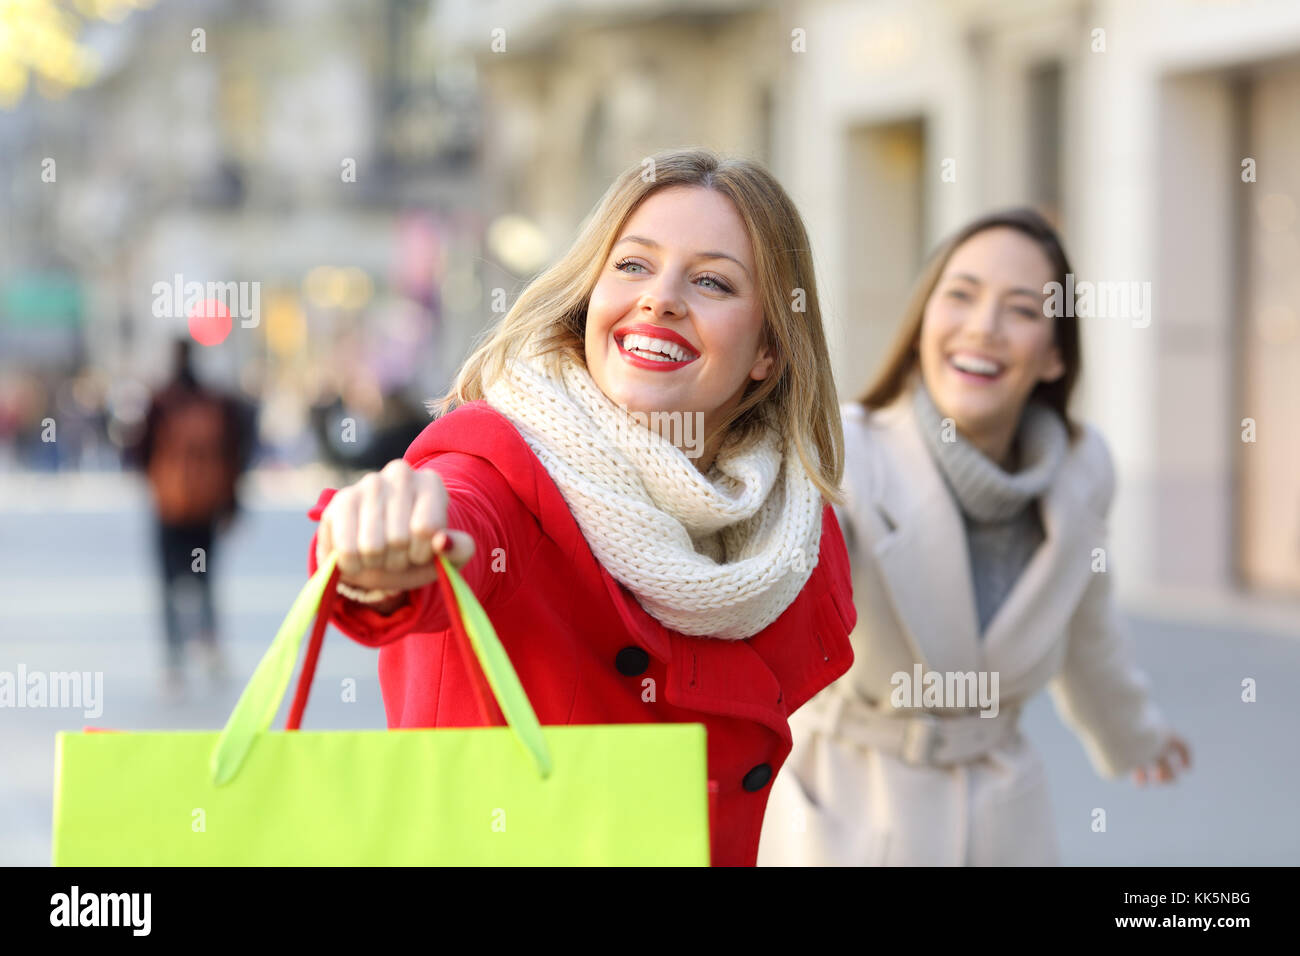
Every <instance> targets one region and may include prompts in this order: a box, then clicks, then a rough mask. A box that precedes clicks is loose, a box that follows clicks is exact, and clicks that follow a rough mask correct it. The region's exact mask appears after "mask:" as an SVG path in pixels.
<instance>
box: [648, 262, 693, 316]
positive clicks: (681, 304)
mask: <svg viewBox="0 0 1300 956" xmlns="http://www.w3.org/2000/svg"><path fill="white" fill-rule="evenodd" d="M637 308H638V309H639V310H640V312H641V313H642V315H644V316H646V317H647V318H651V319H680V318H681V317H682V316H684V315H685V314H686V302H685V300H684V298H683V296H682V292H681V286H680V283H679V281H678V280H677V278H676V277H675V276H671V275H668V274H667V273H666V272H665V273H663V274H660V275H659V276H657V277H656V278H655V279H654V281H652V282H650V283H648V284H647V285H646V286H645V287H644V288H643V290H642V292H641V297H640V299H638V300H637Z"/></svg>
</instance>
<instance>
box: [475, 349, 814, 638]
mask: <svg viewBox="0 0 1300 956" xmlns="http://www.w3.org/2000/svg"><path fill="white" fill-rule="evenodd" d="M485 396H486V398H487V401H488V404H490V405H491V406H492V407H493V408H495V409H496V410H497V411H499V412H501V413H502V414H503V415H505V416H506V417H507V418H508V419H509V420H510V421H511V422H512V423H513V424H514V426H515V427H516V428H517V429H518V430H519V432H520V434H521V435H522V436H523V438H524V440H525V441H526V442H527V443H528V446H529V447H530V448H531V449H532V450H533V452H534V454H536V455H537V457H538V459H539V460H540V461H541V462H542V464H543V466H545V468H546V470H547V472H548V473H549V474H550V476H551V479H552V480H553V481H554V482H555V484H556V485H557V486H558V488H559V489H560V493H561V494H562V495H563V496H564V500H565V502H566V503H567V504H568V506H569V510H570V511H571V512H572V513H573V516H574V518H575V520H576V521H577V523H578V526H579V527H580V528H581V529H582V533H583V536H584V537H585V538H586V539H587V544H588V545H589V546H590V547H591V550H592V553H593V554H595V556H596V559H597V560H598V561H600V563H601V564H602V565H604V567H605V568H606V570H608V571H609V573H610V574H612V575H613V576H614V578H615V580H617V581H619V582H620V583H622V584H623V585H624V586H625V587H627V588H628V590H630V591H631V592H632V593H633V594H634V595H635V596H636V598H637V600H638V601H639V602H640V604H641V606H642V607H643V608H645V610H646V611H647V612H648V613H650V614H651V615H652V616H653V617H655V618H656V619H657V620H659V621H661V622H662V623H663V624H664V625H665V626H667V627H669V628H672V629H673V630H675V631H678V632H680V633H682V634H690V635H695V636H708V637H716V638H723V639H728V640H740V639H743V638H746V637H752V636H753V635H755V634H757V633H758V632H759V631H761V630H763V629H764V628H765V627H767V626H768V625H769V624H771V623H772V622H773V621H775V620H776V619H777V618H778V617H779V616H780V615H781V613H782V612H783V611H784V610H785V609H786V608H787V607H789V605H790V604H791V602H793V601H794V599H795V598H796V597H797V596H798V594H799V591H800V590H801V589H802V588H803V586H804V584H805V583H806V582H807V580H808V577H809V575H811V573H812V570H813V568H814V567H815V566H816V564H817V557H818V547H819V545H820V543H821V531H822V500H821V494H820V492H819V491H818V490H817V486H816V485H814V484H813V482H812V479H811V478H810V477H809V476H808V473H807V471H806V470H805V469H804V467H803V465H802V463H801V462H800V460H799V457H798V455H797V454H796V453H795V451H794V448H793V446H792V445H790V446H787V447H786V448H785V449H784V451H783V450H782V448H781V441H780V438H779V434H778V432H777V430H776V429H775V428H774V427H767V428H766V429H764V430H763V431H762V432H761V433H760V434H758V435H757V436H756V437H752V438H750V439H747V440H745V441H737V440H735V438H734V436H733V437H732V438H729V439H727V440H725V441H724V442H723V445H722V447H721V448H720V449H719V451H718V454H717V457H716V458H715V459H714V462H713V464H712V466H711V467H710V469H709V471H708V474H707V475H705V474H703V473H701V472H700V470H699V469H698V468H696V466H695V464H694V463H693V462H692V461H691V459H690V458H688V457H687V455H686V454H685V453H684V452H683V451H682V450H681V449H679V448H678V447H676V446H675V445H673V444H672V442H671V441H669V440H668V439H665V438H663V437H661V436H660V435H659V434H658V433H656V432H654V431H652V430H651V429H649V428H646V427H645V425H644V424H641V423H638V422H637V421H636V420H635V419H632V418H630V417H629V415H628V413H627V410H626V409H624V408H621V407H620V406H618V405H615V404H614V403H613V402H612V401H611V400H610V399H609V398H608V397H607V396H606V395H605V394H604V393H603V392H602V391H601V390H600V388H599V387H598V386H597V385H596V383H595V381H594V380H593V379H592V377H591V375H590V373H588V371H587V369H586V367H585V366H584V365H583V364H582V363H581V362H579V361H578V360H576V359H574V358H572V357H570V356H569V355H568V354H567V353H564V352H562V351H560V352H553V353H551V355H550V356H548V357H547V358H532V359H527V360H521V359H514V360H511V361H510V362H508V363H507V366H506V371H505V374H503V375H501V376H500V377H498V379H497V380H496V381H494V382H492V383H491V384H490V385H489V386H488V387H487V389H486V390H485Z"/></svg>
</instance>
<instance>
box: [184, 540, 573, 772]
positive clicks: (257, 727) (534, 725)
mask: <svg viewBox="0 0 1300 956" xmlns="http://www.w3.org/2000/svg"><path fill="white" fill-rule="evenodd" d="M437 557H438V563H439V568H440V571H441V574H440V575H439V577H438V585H439V589H440V591H441V593H442V599H443V601H444V603H445V604H446V607H447V616H448V620H449V621H450V622H451V629H452V634H453V636H454V638H455V640H456V642H457V646H458V647H460V649H461V652H462V654H463V655H464V656H465V658H466V666H467V670H468V671H469V673H470V674H471V675H472V678H473V679H474V680H475V685H474V687H475V693H476V696H477V697H478V700H479V709H480V713H481V714H483V717H484V720H485V722H487V723H493V722H494V720H493V719H492V711H491V708H490V707H489V703H491V702H492V701H495V703H496V704H497V705H499V706H500V709H501V713H502V715H503V716H504V719H505V722H506V723H507V724H508V725H509V726H510V729H511V730H512V731H513V732H514V736H515V738H516V739H517V740H518V741H519V743H520V744H521V745H522V746H523V748H524V750H525V751H526V752H527V753H528V754H529V755H530V756H531V757H532V759H533V762H534V764H535V765H536V767H537V772H538V774H539V775H540V776H541V777H542V779H546V778H547V777H548V776H549V775H550V773H551V768H552V763H551V755H550V751H549V750H548V748H547V746H546V738H545V736H544V735H543V734H542V729H541V725H540V724H539V723H538V721H537V714H536V713H535V712H534V711H533V707H532V704H531V703H529V701H528V695H527V694H526V693H525V692H524V688H523V685H522V684H520V682H519V676H518V675H517V674H516V673H515V669H514V667H513V666H512V665H511V663H510V658H509V656H508V655H507V654H506V652H505V648H503V647H502V646H501V641H500V640H499V639H498V638H497V635H496V631H495V630H494V629H493V627H492V622H491V621H490V620H489V619H488V616H487V614H486V612H485V611H484V610H483V607H482V605H480V604H479V602H478V599H477V598H475V597H474V592H473V591H472V590H470V587H469V585H468V584H466V583H465V581H464V579H463V578H462V577H461V576H460V573H459V572H457V571H456V569H455V568H454V567H452V566H451V564H450V563H448V561H447V559H446V558H445V557H443V556H442V555H438V556H437ZM337 565H338V556H337V555H334V554H331V555H330V556H329V558H328V559H327V560H326V561H325V563H324V564H322V565H321V566H320V567H318V568H317V569H316V573H315V574H313V575H312V576H311V578H310V579H309V580H308V581H307V583H306V584H305V585H304V586H303V589H302V590H301V591H300V592H299V593H298V597H297V598H296V599H295V600H294V602H293V606H292V607H291V608H290V609H289V613H288V614H287V615H286V616H285V619H284V621H283V623H281V625H280V629H279V630H278V631H277V632H276V635H275V639H274V640H272V642H271V646H270V647H269V648H267V651H266V653H265V654H264V655H263V656H262V660H261V662H260V663H259V664H258V665H257V669H256V670H255V671H254V672H253V676H252V677H251V678H250V679H249V681H248V684H247V685H246V686H245V688H244V692H243V693H242V694H241V695H240V697H239V701H238V702H237V703H236V704H235V708H234V710H233V711H231V714H230V719H229V720H227V721H226V726H225V728H224V729H223V730H222V732H221V735H220V737H219V738H218V739H217V743H216V746H215V747H214V748H213V750H212V756H211V758H210V761H209V769H210V772H211V775H212V782H213V783H214V784H216V785H218V786H220V785H222V784H225V783H228V782H229V781H230V780H232V779H234V777H235V775H236V774H238V772H239V768H240V767H241V766H242V764H243V762H244V759H245V757H247V755H248V752H249V750H250V749H251V748H252V747H253V745H254V743H255V741H256V739H257V737H258V735H259V734H262V733H265V732H267V731H269V730H270V728H271V723H272V722H273V721H274V720H275V714H276V711H278V710H279V709H280V703H281V702H282V701H283V700H284V694H285V691H286V690H287V689H288V687H289V678H290V677H292V676H293V667H294V663H295V661H296V660H297V657H298V649H299V647H300V646H301V645H302V638H303V634H304V633H305V632H306V630H307V625H308V624H309V623H310V622H311V621H312V619H313V617H314V618H315V627H314V628H313V630H312V638H311V643H310V645H309V647H308V651H307V656H306V658H305V660H304V661H303V671H302V675H301V677H300V679H299V682H298V690H297V693H296V694H295V695H294V702H293V706H292V708H291V711H290V714H289V720H288V722H287V728H288V729H290V730H297V729H298V726H299V724H300V723H301V720H302V714H303V710H304V709H305V708H306V704H307V695H308V693H309V692H310V689H311V682H312V678H313V676H314V675H315V670H316V660H317V658H318V657H319V654H320V646H321V642H322V640H323V637H324V633H325V627H326V625H327V624H328V622H329V617H330V610H331V608H332V607H333V603H334V600H335V596H336V592H335V590H334V582H335V580H336V579H337V577H338V567H337ZM475 662H477V664H478V665H481V666H482V669H483V670H482V674H483V675H485V676H486V680H487V688H486V690H485V689H484V688H483V686H482V676H480V673H479V670H478V667H477V666H475Z"/></svg>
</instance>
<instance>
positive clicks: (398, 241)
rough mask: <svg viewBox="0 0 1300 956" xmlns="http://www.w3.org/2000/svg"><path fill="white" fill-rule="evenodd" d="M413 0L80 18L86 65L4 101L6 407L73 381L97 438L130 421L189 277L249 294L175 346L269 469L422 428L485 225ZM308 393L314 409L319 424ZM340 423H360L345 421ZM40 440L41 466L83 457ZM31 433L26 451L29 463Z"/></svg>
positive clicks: (449, 362)
mask: <svg viewBox="0 0 1300 956" xmlns="http://www.w3.org/2000/svg"><path fill="white" fill-rule="evenodd" d="M429 10H430V5H429V4H428V3H427V2H422V0H416V2H407V0H388V2H385V3H368V2H364V0H321V2H310V3H306V2H286V3H279V2H269V0H232V2H213V0H158V2H157V3H155V4H154V5H153V6H152V7H150V8H149V9H143V10H137V11H134V12H132V13H131V14H130V15H129V16H126V17H125V18H124V19H121V20H120V22H112V23H99V22H89V23H87V24H86V25H85V29H84V31H83V32H82V35H81V36H80V37H79V39H80V41H81V42H82V43H83V44H84V45H85V47H86V48H87V49H89V50H92V51H94V52H96V53H97V54H98V59H99V60H100V63H101V68H100V74H99V76H98V77H97V78H96V81H95V82H94V83H93V84H92V85H90V86H89V87H87V88H85V89H78V90H75V91H61V90H52V89H50V88H49V87H48V86H47V87H43V88H39V89H38V88H33V89H31V90H29V91H28V93H27V95H26V96H25V97H24V98H23V99H22V100H21V101H20V102H18V103H17V104H14V105H13V106H12V107H11V109H9V110H8V111H5V112H0V146H3V150H2V152H0V174H3V176H4V177H5V181H6V183H7V184H9V185H10V187H11V188H10V189H9V190H7V191H6V192H5V194H4V195H3V196H0V209H2V210H3V213H4V219H5V222H6V229H5V231H4V233H3V234H0V303H3V308H2V309H0V340H3V342H4V346H5V347H4V350H3V354H0V379H3V380H4V381H5V382H7V383H8V386H9V387H8V391H9V392H12V393H13V401H12V402H10V403H9V405H10V406H12V407H14V408H16V409H17V412H16V413H11V415H10V417H11V418H12V417H15V414H16V415H17V416H19V417H22V418H24V419H25V424H26V425H28V426H29V430H30V426H31V425H32V423H33V422H39V421H40V420H42V419H43V418H44V417H45V414H46V413H48V414H51V415H52V416H53V417H54V418H55V420H56V421H57V422H58V424H59V426H60V428H62V427H63V425H64V424H65V421H66V419H67V417H68V416H67V415H66V414H61V413H60V412H62V411H66V407H65V406H66V405H67V403H66V402H64V403H59V402H58V401H57V400H56V395H57V394H58V393H59V391H60V389H61V388H63V386H64V383H66V382H67V381H69V380H70V379H71V378H73V377H74V376H76V377H79V378H81V379H84V380H86V381H88V382H91V383H93V386H92V385H87V386H85V387H83V388H82V389H81V391H80V393H81V394H83V395H90V396H91V398H90V402H91V405H92V406H93V405H94V404H95V403H96V400H98V401H99V403H100V404H102V406H103V407H104V411H105V414H106V415H107V418H108V421H109V427H110V431H111V430H112V429H113V428H117V429H119V430H120V429H122V428H125V427H129V426H130V425H131V423H133V422H134V421H137V420H138V416H139V414H140V413H141V412H142V411H143V405H144V401H145V398H146V395H147V386H148V385H150V384H154V383H157V382H158V381H159V380H160V379H161V377H162V376H163V375H164V373H165V371H166V366H167V358H168V356H169V355H170V348H171V346H170V343H171V340H172V339H173V338H174V337H176V336H185V335H188V334H189V318H190V316H189V312H190V311H191V309H190V305H189V303H188V297H189V292H188V290H189V288H190V284H191V283H199V284H201V285H202V286H203V287H204V288H205V289H209V288H211V286H210V284H215V285H216V286H217V288H218V295H219V296H220V297H222V298H223V301H224V299H225V298H227V297H230V296H234V295H235V293H236V291H237V292H238V299H239V302H240V303H241V304H242V305H244V306H245V307H246V310H245V311H242V312H240V311H237V310H236V308H235V307H234V302H226V303H225V304H226V305H229V306H231V312H232V313H235V314H233V315H232V317H231V331H230V333H229V335H228V336H227V337H226V339H225V340H224V341H222V342H221V344H220V345H219V346H218V347H213V348H205V349H200V350H198V351H199V352H200V354H199V355H198V356H197V361H196V365H197V368H198V371H199V372H200V375H201V376H202V377H204V378H205V379H207V380H209V381H212V382H213V383H215V384H222V385H225V386H226V387H234V388H239V389H241V390H243V391H244V392H245V393H247V394H248V395H249V396H251V397H254V398H256V399H257V400H259V401H260V402H261V403H262V406H263V409H262V411H263V413H262V417H261V421H262V436H261V437H262V439H263V442H262V447H263V460H264V462H269V463H275V462H283V463H290V464H293V463H301V462H303V461H307V460H314V459H316V458H317V457H318V456H320V455H325V456H330V455H331V454H333V457H335V458H336V459H337V460H340V461H346V460H347V459H348V456H349V453H350V452H352V451H354V450H355V447H349V446H357V445H365V444H367V443H368V442H369V440H370V438H371V437H372V435H373V433H375V432H377V431H379V430H382V429H384V428H386V427H388V426H389V425H394V426H397V425H400V426H401V430H403V431H404V432H410V431H411V429H412V428H414V429H416V430H418V427H419V425H420V424H421V422H427V414H426V413H424V411H423V410H422V409H420V408H419V404H420V401H421V400H422V399H424V398H427V397H430V396H432V395H434V394H437V393H438V392H439V391H441V390H442V389H443V388H444V387H445V385H446V383H447V380H448V378H449V376H450V374H451V373H452V371H454V368H455V365H456V363H457V360H458V358H459V355H460V353H461V352H463V349H464V342H465V340H467V339H468V337H469V335H470V334H472V332H471V331H468V330H467V331H464V332H463V333H461V331H460V330H461V329H463V328H465V327H466V326H467V325H471V324H472V326H473V327H474V328H477V327H478V326H479V325H481V323H482V316H481V315H479V308H480V302H481V300H482V296H481V294H480V289H479V287H480V285H481V281H480V277H479V272H480V268H481V266H480V263H481V260H482V242H483V236H484V234H485V231H486V224H485V223H484V222H482V221H481V219H480V215H479V213H478V210H479V208H480V205H481V204H480V202H479V200H478V196H477V188H476V186H477V183H478V181H479V180H478V177H477V173H476V168H475V158H476V154H477V131H476V128H475V124H476V116H477V114H476V98H475V91H474V88H473V82H474V73H473V69H472V64H465V65H464V68H458V67H457V64H455V63H454V62H450V61H448V60H446V59H436V60H435V59H433V58H430V57H429V56H427V55H425V47H427V46H428V44H429V38H428V36H427V29H428V14H429ZM13 28H14V29H16V27H13ZM172 289H176V292H175V295H172V294H171V290H172ZM210 294H211V293H208V295H210ZM178 303H179V307H177V304H178ZM254 309H255V310H256V314H254ZM0 391H4V389H3V388H0ZM397 398H400V400H395V399H397ZM313 406H321V407H325V408H329V409H332V411H331V415H332V419H331V420H330V421H329V422H322V421H321V418H320V416H319V415H317V416H316V424H317V426H319V427H317V429H316V431H317V432H319V433H320V434H318V435H316V436H315V438H314V439H313V435H312V433H311V432H312V428H311V426H312V422H313V416H312V415H311V411H312V408H313ZM397 408H401V409H414V412H413V413H411V414H405V416H404V417H403V418H402V420H401V421H396V420H393V415H394V412H393V409H397ZM0 417H2V416H0ZM348 417H350V418H352V419H353V420H354V421H356V422H357V423H358V429H359V432H360V434H359V435H357V434H356V433H353V434H350V435H349V436H348V438H340V436H341V435H342V434H343V432H342V430H341V429H340V428H339V427H336V426H337V425H338V424H339V421H341V420H342V419H344V418H348ZM110 437H111V438H113V439H114V440H115V441H117V440H120V439H122V438H123V437H124V436H122V435H118V434H111V435H110ZM349 439H350V440H349ZM408 440H409V436H408ZM50 444H52V445H54V447H59V448H61V449H62V451H61V452H60V453H59V454H54V455H52V456H46V457H50V461H49V462H44V463H46V464H49V465H59V466H62V465H64V464H69V465H72V466H74V467H75V466H77V465H80V466H82V467H87V466H91V465H92V464H98V463H99V462H98V461H96V462H93V463H92V462H90V461H87V460H86V456H84V455H83V456H81V458H80V459H78V460H76V461H72V462H66V463H65V462H63V461H62V459H61V458H60V454H62V455H64V456H66V455H67V454H68V452H67V449H68V448H69V447H70V446H71V444H72V443H71V441H70V440H68V441H65V440H64V436H63V435H62V434H61V435H60V436H59V441H58V443H50ZM27 445H28V450H29V451H30V450H31V449H35V454H29V455H27V456H25V457H23V458H22V459H21V463H23V464H29V465H30V464H36V465H40V464H42V463H43V458H42V457H41V455H40V452H41V451H42V446H41V445H40V444H38V443H36V442H35V441H29V442H28V443H27Z"/></svg>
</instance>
